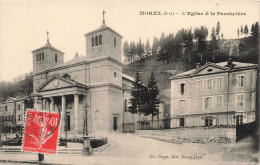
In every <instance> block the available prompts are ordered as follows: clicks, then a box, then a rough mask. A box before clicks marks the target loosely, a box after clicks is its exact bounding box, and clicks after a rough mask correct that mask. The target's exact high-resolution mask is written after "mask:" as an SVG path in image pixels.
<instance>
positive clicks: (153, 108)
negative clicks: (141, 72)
mask: <svg viewBox="0 0 260 165" xmlns="http://www.w3.org/2000/svg"><path fill="white" fill-rule="evenodd" d="M147 87H148V100H147V104H148V106H147V107H148V108H146V109H145V110H146V111H144V112H145V115H149V114H151V115H152V128H153V118H154V116H157V118H159V104H160V103H161V100H160V98H159V88H158V85H157V80H156V78H155V76H154V74H153V72H152V73H151V77H150V79H149V81H148V86H147Z"/></svg>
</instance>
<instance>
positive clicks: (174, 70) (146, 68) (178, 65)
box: [123, 58, 191, 97]
mask: <svg viewBox="0 0 260 165" xmlns="http://www.w3.org/2000/svg"><path fill="white" fill-rule="evenodd" d="M189 69H191V67H190V65H189V64H188V62H184V61H180V62H174V63H169V64H163V62H158V61H157V59H155V58H154V59H151V60H145V61H144V62H142V63H138V62H135V63H132V64H128V65H124V66H123V73H125V74H127V75H130V76H132V77H135V74H136V72H139V73H140V76H141V80H142V81H143V83H144V84H148V80H149V78H150V76H151V73H152V72H153V73H154V75H155V77H156V79H157V82H158V86H159V89H160V95H161V96H162V97H167V96H168V97H169V89H170V87H171V84H170V79H169V77H170V76H172V75H176V74H178V73H181V72H184V71H187V70H189ZM167 89H168V90H167Z"/></svg>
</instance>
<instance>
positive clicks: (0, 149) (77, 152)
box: [0, 147, 82, 155]
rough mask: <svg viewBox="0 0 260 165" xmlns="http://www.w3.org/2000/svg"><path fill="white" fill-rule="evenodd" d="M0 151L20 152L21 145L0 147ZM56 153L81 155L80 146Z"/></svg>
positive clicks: (63, 149)
mask: <svg viewBox="0 0 260 165" xmlns="http://www.w3.org/2000/svg"><path fill="white" fill-rule="evenodd" d="M0 153H22V150H21V147H17V148H5V147H0ZM58 154H71V155H82V149H81V148H62V149H59V150H58Z"/></svg>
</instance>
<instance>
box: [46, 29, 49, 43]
mask: <svg viewBox="0 0 260 165" xmlns="http://www.w3.org/2000/svg"><path fill="white" fill-rule="evenodd" d="M46 34H47V42H49V32H48V31H47V33H46Z"/></svg>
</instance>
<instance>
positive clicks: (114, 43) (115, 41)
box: [114, 37, 116, 47]
mask: <svg viewBox="0 0 260 165" xmlns="http://www.w3.org/2000/svg"><path fill="white" fill-rule="evenodd" d="M114 47H116V37H114Z"/></svg>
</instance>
